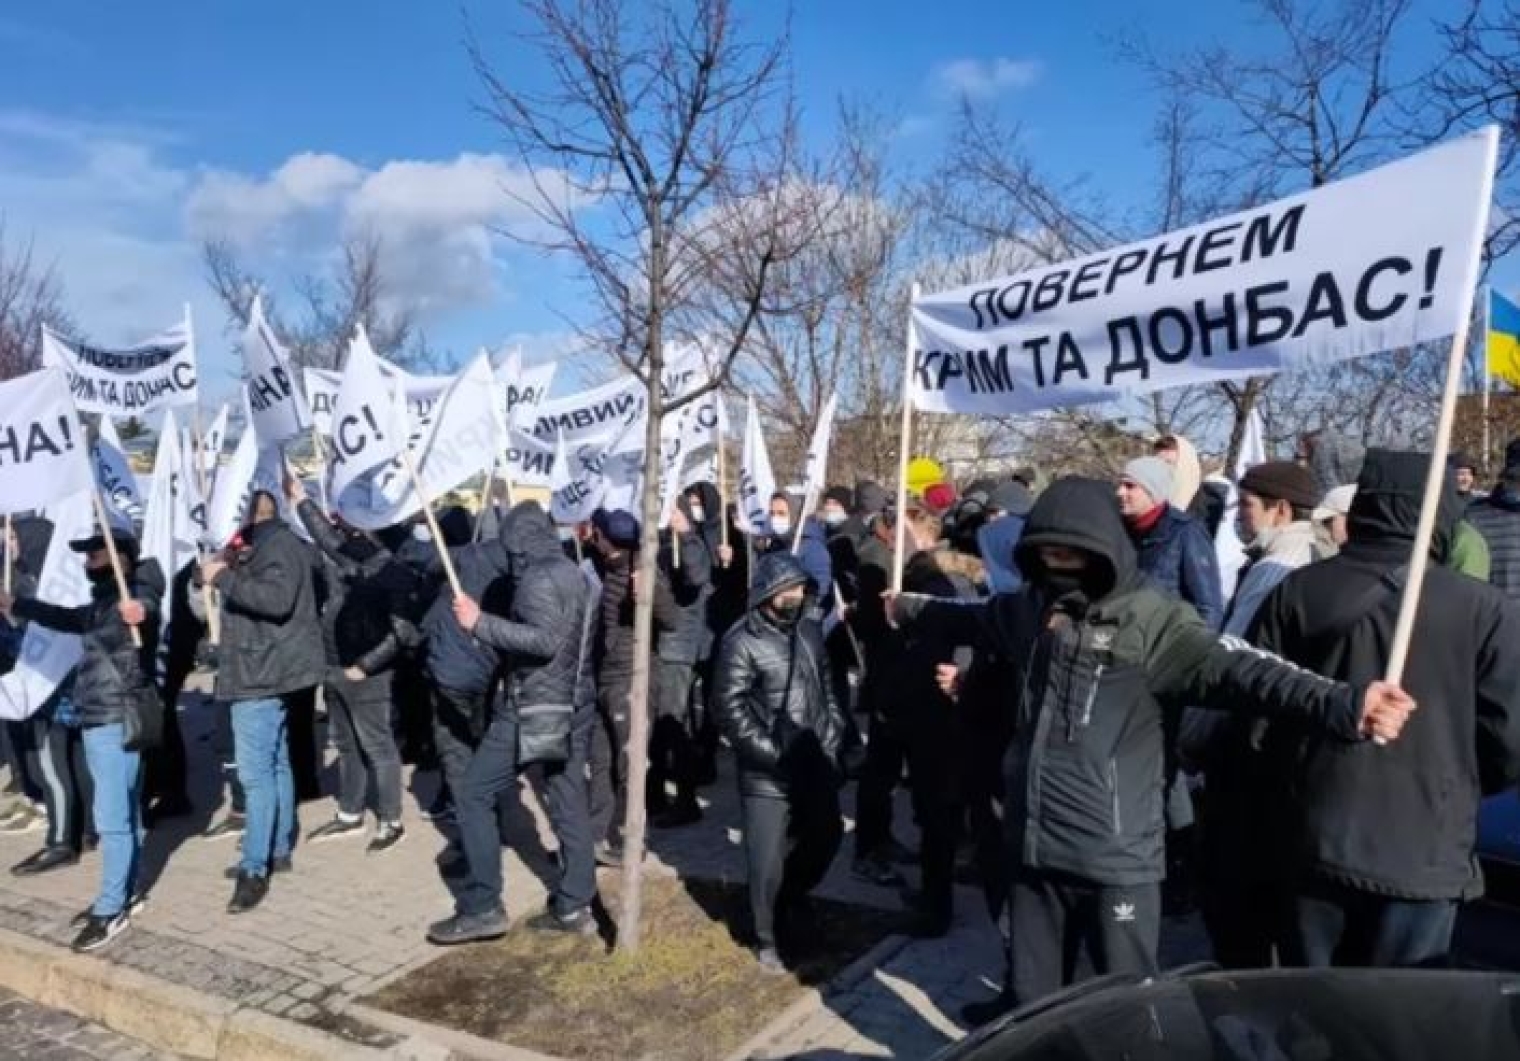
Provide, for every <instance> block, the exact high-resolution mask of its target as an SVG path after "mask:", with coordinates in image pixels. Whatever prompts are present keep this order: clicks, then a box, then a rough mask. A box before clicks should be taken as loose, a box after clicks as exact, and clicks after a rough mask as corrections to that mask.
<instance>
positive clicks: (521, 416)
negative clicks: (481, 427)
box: [496, 350, 558, 430]
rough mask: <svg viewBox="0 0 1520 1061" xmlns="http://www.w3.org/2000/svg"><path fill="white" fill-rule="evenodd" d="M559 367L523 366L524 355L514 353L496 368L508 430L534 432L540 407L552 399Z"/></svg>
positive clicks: (551, 364)
mask: <svg viewBox="0 0 1520 1061" xmlns="http://www.w3.org/2000/svg"><path fill="white" fill-rule="evenodd" d="M557 368H558V365H557V363H556V362H554V361H545V362H544V363H543V364H541V365H527V366H525V365H523V363H522V354H521V353H520V352H519V351H516V350H514V351H512V353H510V354H508V355H507V356H506V358H505V359H503V360H502V362H501V364H499V365H497V366H496V385H497V387H498V388H499V389H500V393H501V397H502V422H503V423H504V424H506V425H507V426H508V427H519V428H523V429H525V430H531V428H532V427H533V423H534V419H535V418H536V417H537V415H538V409H539V406H541V405H542V404H543V403H544V400H545V399H547V398H548V397H549V388H550V387H552V386H553V385H554V374H555V371H556V370H557Z"/></svg>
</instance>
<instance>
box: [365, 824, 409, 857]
mask: <svg viewBox="0 0 1520 1061" xmlns="http://www.w3.org/2000/svg"><path fill="white" fill-rule="evenodd" d="M405 839H406V830H405V829H403V828H402V827H401V823H400V822H381V823H380V828H378V829H376V830H375V835H374V837H373V838H372V839H371V840H370V842H369V846H368V847H366V848H365V849H364V850H365V851H366V852H367V853H368V854H371V855H378V854H379V853H380V852H382V851H389V850H390V849H391V848H393V847H395V846H396V845H397V844H399V843H400V842H401V841H403V840H405Z"/></svg>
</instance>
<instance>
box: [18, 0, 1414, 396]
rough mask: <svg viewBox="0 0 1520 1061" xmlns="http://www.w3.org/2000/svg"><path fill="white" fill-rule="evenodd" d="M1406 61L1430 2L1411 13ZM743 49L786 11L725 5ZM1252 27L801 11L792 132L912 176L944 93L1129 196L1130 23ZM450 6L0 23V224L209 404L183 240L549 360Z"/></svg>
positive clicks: (1142, 108) (1146, 181)
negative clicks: (868, 152)
mask: <svg viewBox="0 0 1520 1061" xmlns="http://www.w3.org/2000/svg"><path fill="white" fill-rule="evenodd" d="M462 6H463V9H464V10H465V11H467V12H468V14H469V17H470V18H471V19H472V20H473V23H474V25H475V28H476V30H477V32H478V34H479V36H480V38H481V39H482V41H483V42H485V44H486V46H487V49H488V51H489V52H490V54H491V55H492V56H493V57H494V59H495V60H496V62H497V65H498V67H499V68H500V69H502V70H507V69H514V72H515V74H518V75H520V76H521V77H522V78H524V79H526V80H527V81H529V82H530V83H531V82H532V80H533V79H534V78H535V77H536V76H537V71H536V70H535V67H534V64H533V62H532V60H531V56H530V54H529V53H528V52H527V51H526V50H525V49H524V48H523V47H522V46H521V45H519V44H517V43H516V42H515V41H514V40H513V38H512V36H511V33H512V30H513V29H514V28H515V27H514V22H515V20H516V19H517V17H518V16H517V13H516V9H515V5H514V4H512V3H508V2H504V0H503V2H494V3H488V2H483V0H464V3H463V5H462ZM1417 6H1418V7H1419V9H1420V11H1423V12H1424V14H1420V13H1418V12H1417V14H1416V20H1415V22H1414V23H1412V24H1411V29H1412V33H1411V34H1410V40H1409V43H1408V48H1409V50H1410V54H1412V55H1416V56H1418V55H1419V54H1422V53H1423V52H1425V51H1426V50H1427V49H1428V48H1429V47H1430V46H1431V42H1430V40H1429V38H1428V35H1427V34H1425V32H1424V31H1423V25H1424V22H1423V21H1422V20H1424V19H1426V18H1427V17H1428V14H1429V13H1430V12H1431V11H1439V8H1438V7H1437V6H1436V5H1433V4H1421V5H1417ZM744 8H745V10H746V17H747V18H748V19H749V20H750V23H751V25H752V26H753V28H754V30H755V31H756V32H757V33H765V32H770V31H772V30H773V29H774V27H775V26H776V25H777V23H778V20H779V18H780V15H779V14H778V11H780V9H781V5H779V4H772V3H763V2H759V0H752V2H750V3H748V4H747V5H744ZM1254 17H1255V16H1254V15H1253V14H1252V12H1251V10H1250V9H1249V8H1248V7H1245V6H1243V5H1240V4H1236V3H1232V2H1228V0H1217V2H1207V3H1204V2H1200V0H1194V2H1182V0H1169V2H1163V0H1128V2H1122V0H1068V2H1067V3H1064V4H1034V3H1014V2H1011V0H1002V2H993V0H981V2H964V0H936V2H934V3H929V4H926V3H922V2H917V3H908V2H903V0H874V2H868V0H798V2H797V3H796V4H795V6H794V8H793V12H792V29H793V56H794V58H793V68H794V73H795V80H796V84H797V87H798V91H799V94H800V97H801V102H802V104H803V106H804V108H805V114H806V123H807V124H806V128H807V131H808V134H809V135H810V136H812V137H814V138H815V139H817V138H821V137H824V136H827V135H828V129H829V127H830V124H831V123H832V120H833V114H834V108H835V101H836V100H837V99H838V98H839V97H840V96H847V97H850V98H854V99H858V100H865V101H869V102H871V103H872V104H874V105H876V106H879V107H883V108H886V109H887V110H888V111H890V112H891V113H892V114H893V115H894V116H895V118H896V119H897V120H898V121H899V122H900V126H899V135H898V136H897V138H896V144H897V148H896V149H897V150H898V151H899V152H900V154H901V160H902V161H903V162H904V163H905V164H907V165H909V166H917V167H922V168H927V167H928V166H929V165H931V164H932V163H933V161H934V158H935V155H936V154H937V152H938V151H939V149H940V148H941V146H942V145H943V130H944V128H945V125H946V123H947V120H948V115H949V113H950V112H951V110H952V109H953V106H954V101H955V98H956V96H957V94H958V93H960V92H970V93H972V94H974V95H976V96H978V97H980V98H982V99H986V100H993V101H996V102H997V104H998V105H999V106H1000V108H1001V110H1002V113H1003V114H1005V115H1006V116H1007V118H1008V120H1009V121H1010V122H1014V121H1017V122H1018V123H1020V124H1021V125H1022V127H1023V128H1024V131H1025V133H1026V135H1027V136H1028V137H1030V138H1031V140H1030V142H1031V143H1033V144H1035V145H1037V148H1038V150H1039V153H1040V156H1041V161H1042V163H1044V164H1045V165H1047V166H1048V168H1049V169H1050V170H1051V171H1053V172H1055V173H1057V174H1060V175H1063V176H1065V177H1069V178H1075V177H1078V176H1081V175H1088V176H1089V177H1090V179H1091V181H1092V184H1093V187H1094V188H1096V189H1098V190H1100V191H1102V192H1104V193H1105V194H1106V195H1108V196H1110V197H1111V198H1112V199H1113V200H1114V201H1115V202H1116V203H1119V204H1128V205H1139V204H1137V203H1134V202H1133V200H1134V197H1135V195H1136V189H1137V188H1146V187H1149V186H1150V183H1151V177H1152V174H1153V173H1154V170H1155V167H1154V163H1153V160H1152V158H1151V156H1150V153H1149V146H1148V143H1149V137H1150V131H1151V127H1152V121H1153V111H1154V107H1155V104H1156V100H1155V97H1154V95H1153V94H1152V93H1151V92H1150V90H1149V86H1148V85H1147V82H1146V79H1145V76H1144V75H1143V74H1142V73H1141V72H1140V71H1138V70H1135V69H1133V68H1132V67H1129V66H1127V65H1125V64H1123V63H1121V62H1119V61H1118V60H1117V59H1116V58H1115V47H1114V44H1113V40H1114V38H1116V37H1119V36H1123V35H1125V34H1126V33H1129V32H1133V31H1134V30H1135V29H1136V28H1142V27H1143V28H1144V30H1145V31H1146V32H1148V33H1150V34H1153V35H1154V36H1156V37H1157V38H1160V39H1162V40H1164V42H1165V43H1166V45H1167V46H1168V47H1169V48H1183V47H1187V46H1189V45H1193V44H1201V43H1206V42H1208V41H1211V40H1225V41H1230V42H1234V43H1239V42H1242V41H1246V42H1248V41H1249V40H1250V38H1251V37H1252V35H1253V34H1256V33H1258V32H1259V30H1258V29H1257V27H1256V26H1255V25H1254V21H1253V20H1254ZM464 33H465V28H464V18H463V15H462V13H461V5H459V4H455V3H446V2H441V0H427V2H423V0H368V2H360V0H321V2H313V0H265V2H261V3H257V4H254V3H232V2H206V0H196V2H192V0H153V2H150V3H120V2H112V0H93V2H83V0H59V2H56V3H53V4H48V5H42V4H10V5H6V6H5V7H4V9H3V10H0V56H3V70H4V73H3V80H0V86H3V88H0V212H3V214H4V217H5V219H6V222H7V224H8V226H9V229H10V234H11V235H12V236H16V235H26V236H31V237H33V238H35V240H36V245H37V248H38V250H39V251H40V252H41V253H42V255H43V256H45V257H46V258H48V259H51V260H53V261H55V262H56V263H57V266H58V268H59V271H60V273H61V275H62V279H63V281H64V283H65V285H66V287H67V291H68V294H69V300H70V304H71V306H72V307H73V309H74V310H75V312H76V315H77V316H78V318H79V321H80V323H81V325H82V326H83V328H84V330H85V331H86V332H87V333H88V334H90V335H91V336H92V337H94V338H95V339H97V340H99V341H103V342H118V341H129V340H132V339H136V338H140V337H142V336H144V335H146V334H148V333H150V332H152V331H154V330H156V329H157V328H158V327H160V326H162V325H164V324H165V323H167V322H169V321H171V320H173V319H174V318H176V317H177V316H178V314H179V312H180V307H181V306H182V305H183V304H184V303H186V302H189V303H190V304H191V305H192V306H193V307H194V312H195V315H196V322H197V330H198V333H199V337H200V344H201V350H202V362H203V375H204V376H205V377H206V380H207V383H208V384H209V386H208V390H211V391H213V392H217V393H223V392H225V390H226V389H227V388H228V386H229V385H230V384H229V381H230V380H231V379H232V378H233V375H234V374H235V372H236V366H234V365H233V364H232V363H231V358H230V355H229V353H228V343H227V339H226V337H225V335H224V333H223V325H224V323H225V322H224V319H223V317H222V316H221V314H220V311H219V309H218V307H217V306H216V304H215V302H214V300H213V299H212V297H211V294H210V292H209V290H208V289H207V287H206V285H205V283H204V280H203V277H202V273H201V268H200V263H199V251H198V247H199V243H200V241H201V239H203V238H204V237H206V236H208V235H221V236H225V237H227V238H230V239H232V240H233V241H234V242H235V244H236V245H238V246H239V247H240V248H241V249H242V250H243V251H244V252H245V253H246V254H247V255H249V256H250V258H251V259H252V260H253V261H254V262H255V263H256V264H257V265H258V266H259V267H260V269H261V270H263V271H264V272H265V273H266V274H267V275H268V276H269V277H270V279H271V281H272V282H274V283H276V284H280V283H282V282H286V281H288V280H289V279H290V278H291V277H294V276H296V275H299V274H300V273H302V272H306V271H311V270H312V269H314V268H315V267H317V266H318V265H319V264H320V262H321V261H322V259H323V257H324V256H325V255H329V254H331V253H332V250H333V248H334V246H335V245H336V243H337V241H338V239H339V238H340V236H341V234H342V233H343V232H344V231H347V230H352V228H353V227H355V226H365V227H370V228H373V229H374V230H377V231H379V233H380V234H381V236H382V238H383V239H384V241H385V244H386V246H387V249H388V251H390V252H391V253H392V254H393V256H394V263H393V264H394V269H395V273H396V278H397V282H398V283H400V284H402V285H404V286H406V287H407V289H408V290H409V291H410V292H411V293H413V294H414V295H416V296H417V297H418V298H420V299H422V300H423V302H424V305H425V306H426V311H425V314H424V317H423V323H424V325H425V328H426V330H427V332H428V334H429V336H430V338H431V339H432V340H433V341H434V342H435V344H436V345H439V346H441V347H443V348H444V349H447V350H451V351H452V352H454V353H455V354H467V353H469V352H471V351H473V349H475V348H476V347H477V346H480V345H486V346H489V347H491V348H496V347H498V346H501V345H503V344H506V343H511V342H518V343H521V344H522V345H523V346H524V347H525V349H526V350H527V352H528V353H529V355H530V356H534V355H543V354H548V353H551V352H553V351H554V350H555V349H557V348H559V347H562V346H563V344H564V343H565V341H566V340H565V323H564V315H566V314H569V315H572V316H573V312H574V306H575V293H576V287H575V284H574V282H573V276H572V275H571V273H570V272H569V266H568V265H567V264H562V263H555V262H552V261H546V260H545V259H544V258H543V256H542V255H540V254H537V253H533V252H529V251H526V250H524V249H523V248H521V247H518V246H515V245H512V244H510V243H507V242H504V241H502V240H501V239H500V238H499V237H497V236H496V235H493V232H492V229H493V228H494V227H496V226H503V225H505V226H508V227H511V226H514V225H520V224H523V223H525V218H524V217H523V216H522V213H521V210H520V208H517V207H514V206H513V204H512V203H511V201H510V200H509V199H508V198H507V197H506V196H504V195H503V194H502V193H501V188H502V185H503V184H504V183H505V184H507V185H510V184H512V183H513V182H516V181H521V180H522V179H523V175H522V174H521V173H519V172H517V171H516V170H515V169H514V167H513V166H512V165H511V164H510V163H509V162H508V161H507V160H506V159H504V158H502V157H501V156H499V155H498V154H497V153H496V152H497V151H498V149H499V144H498V141H497V140H496V137H495V133H494V131H493V129H492V127H491V125H490V123H489V122H488V121H487V120H486V119H485V118H483V117H482V116H481V115H480V114H479V113H478V111H477V110H476V109H475V106H474V105H475V104H476V103H477V102H478V101H479V100H480V98H481V91H480V88H479V85H478V82H477V80H476V78H475V75H474V73H473V71H472V70H471V68H470V64H469V61H468V59H467V56H466V54H465V50H464V47H463V39H464Z"/></svg>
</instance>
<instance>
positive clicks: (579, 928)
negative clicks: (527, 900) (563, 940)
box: [526, 910, 596, 936]
mask: <svg viewBox="0 0 1520 1061" xmlns="http://www.w3.org/2000/svg"><path fill="white" fill-rule="evenodd" d="M526 924H527V926H528V927H529V928H531V929H532V930H533V931H535V932H561V933H564V934H565V935H567V936H594V935H596V918H594V917H592V916H591V911H590V910H577V911H576V912H575V913H573V914H571V915H570V916H568V917H561V916H560V915H559V914H556V913H555V912H554V911H553V910H545V911H544V912H543V913H541V914H535V915H534V916H532V917H530V918H528V920H527V922H526Z"/></svg>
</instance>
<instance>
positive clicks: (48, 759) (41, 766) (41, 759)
mask: <svg viewBox="0 0 1520 1061" xmlns="http://www.w3.org/2000/svg"><path fill="white" fill-rule="evenodd" d="M24 724H25V725H26V726H27V727H28V728H29V730H30V732H29V734H28V740H27V743H26V746H25V750H24V754H25V755H26V757H27V772H28V773H31V774H32V775H33V776H35V777H36V778H38V779H39V780H40V781H41V782H42V800H43V803H44V805H45V806H46V807H47V819H48V829H47V839H46V841H45V842H46V844H47V846H48V847H72V848H73V849H74V850H75V851H78V850H80V848H81V847H82V845H83V842H84V837H85V836H86V835H93V834H94V833H95V827H94V822H93V819H92V817H91V815H92V812H93V808H94V806H95V786H94V783H93V780H92V778H91V777H90V768H89V766H88V765H87V764H86V763H85V758H84V738H83V736H82V733H83V731H82V730H80V729H79V728H78V727H77V726H65V725H62V724H61V723H58V722H54V721H52V720H51V719H50V718H49V717H48V715H47V713H45V712H39V713H38V714H36V715H33V716H32V717H31V718H29V719H27V721H26V722H25V723H24Z"/></svg>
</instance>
